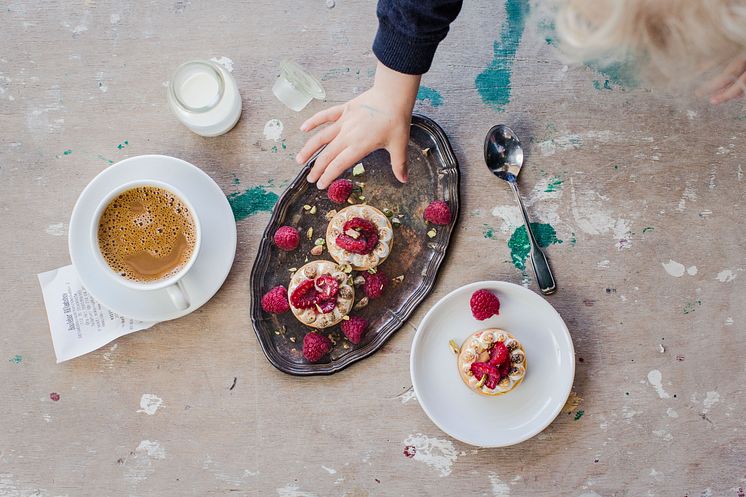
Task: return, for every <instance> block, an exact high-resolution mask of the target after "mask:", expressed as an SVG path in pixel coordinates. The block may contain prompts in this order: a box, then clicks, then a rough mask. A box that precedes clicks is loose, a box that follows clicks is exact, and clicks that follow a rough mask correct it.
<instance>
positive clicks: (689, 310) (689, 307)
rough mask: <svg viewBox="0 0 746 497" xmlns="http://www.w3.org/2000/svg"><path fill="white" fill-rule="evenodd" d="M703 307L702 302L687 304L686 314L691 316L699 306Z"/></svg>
mask: <svg viewBox="0 0 746 497" xmlns="http://www.w3.org/2000/svg"><path fill="white" fill-rule="evenodd" d="M701 305H702V301H701V300H695V301H694V302H687V303H686V304H684V314H690V313H692V312H694V311H696V310H697V307H698V306H701Z"/></svg>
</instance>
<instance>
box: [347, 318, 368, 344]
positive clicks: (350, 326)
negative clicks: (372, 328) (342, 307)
mask: <svg viewBox="0 0 746 497" xmlns="http://www.w3.org/2000/svg"><path fill="white" fill-rule="evenodd" d="M341 327H342V333H344V334H345V336H346V337H347V340H349V341H350V342H352V343H354V344H358V343H360V339H361V338H363V335H364V334H365V330H366V329H368V321H366V320H365V318H361V317H360V316H350V319H348V320H347V321H342V326H341Z"/></svg>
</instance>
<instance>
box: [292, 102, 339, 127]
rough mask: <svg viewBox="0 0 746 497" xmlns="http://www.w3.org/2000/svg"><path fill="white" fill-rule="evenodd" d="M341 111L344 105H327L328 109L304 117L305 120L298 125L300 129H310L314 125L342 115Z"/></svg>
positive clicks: (333, 119) (334, 119)
mask: <svg viewBox="0 0 746 497" xmlns="http://www.w3.org/2000/svg"><path fill="white" fill-rule="evenodd" d="M343 111H344V105H335V106H334V107H329V108H328V109H324V110H322V111H319V112H317V113H316V114H314V115H312V116H311V117H309V118H308V119H306V120H305V122H304V123H303V124H301V125H300V130H301V131H311V130H312V129H314V128H315V127H317V126H320V125H322V124H324V123H328V122H330V121H336V120H337V119H339V117H340V116H341V115H342V112H343Z"/></svg>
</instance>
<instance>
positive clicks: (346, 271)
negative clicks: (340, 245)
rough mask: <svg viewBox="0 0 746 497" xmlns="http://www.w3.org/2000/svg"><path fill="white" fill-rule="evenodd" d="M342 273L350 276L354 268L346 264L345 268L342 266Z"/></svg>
mask: <svg viewBox="0 0 746 497" xmlns="http://www.w3.org/2000/svg"><path fill="white" fill-rule="evenodd" d="M342 272H343V273H347V274H350V273H351V272H352V266H350V265H349V264H345V265H344V266H342Z"/></svg>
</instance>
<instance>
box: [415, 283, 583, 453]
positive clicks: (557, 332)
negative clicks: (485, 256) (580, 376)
mask: <svg viewBox="0 0 746 497" xmlns="http://www.w3.org/2000/svg"><path fill="white" fill-rule="evenodd" d="M481 288H484V289H487V290H490V291H492V292H494V293H495V295H497V297H498V298H499V299H500V315H498V316H492V317H491V318H489V319H487V320H484V321H477V320H476V319H474V317H473V316H472V314H471V308H470V307H469V300H470V299H471V295H472V294H473V293H474V292H475V291H477V290H479V289H481ZM485 328H502V329H504V330H505V331H507V332H508V333H511V334H512V335H513V336H515V337H516V339H518V341H520V342H521V343H522V344H523V347H524V349H525V350H526V362H527V368H526V376H525V378H524V379H523V382H522V383H521V384H520V385H518V386H517V387H516V388H515V389H514V390H511V391H510V392H508V393H506V394H504V395H498V396H496V397H487V396H485V395H480V394H478V393H476V392H474V391H472V390H471V389H469V388H468V387H467V386H466V385H465V384H464V382H463V381H462V380H461V377H460V376H459V373H458V368H457V365H456V354H454V353H453V351H452V350H451V349H450V347H449V346H448V341H449V340H451V339H453V340H455V341H456V343H457V344H459V345H461V344H462V343H463V342H464V340H466V338H467V337H468V336H469V335H471V334H472V333H474V332H475V331H479V330H482V329H485ZM410 371H411V374H412V385H413V386H414V392H415V394H416V395H417V400H418V401H419V403H420V405H421V406H422V409H424V410H425V413H426V414H427V415H428V416H429V417H430V419H431V420H432V421H433V423H435V424H436V425H438V428H440V429H441V430H443V431H444V432H445V433H447V434H448V435H450V436H452V437H453V438H455V439H458V440H461V441H462V442H465V443H468V444H471V445H476V446H479V447H505V446H508V445H514V444H517V443H520V442H523V441H524V440H527V439H529V438H531V437H533V436H534V435H536V434H537V433H539V432H540V431H542V430H543V429H544V428H546V427H547V426H548V425H549V423H551V422H552V421H553V420H554V418H555V417H557V415H558V414H559V412H560V410H561V409H562V406H564V404H565V402H566V401H567V397H568V395H569V394H570V389H571V388H572V383H573V379H574V378H575V351H574V349H573V345H572V339H571V338H570V333H569V332H568V330H567V326H565V323H564V321H562V318H561V317H560V315H559V314H558V313H557V311H555V310H554V308H553V307H552V306H551V305H550V304H549V303H548V302H547V301H546V300H544V299H543V298H542V297H540V296H539V295H537V294H536V293H534V292H532V291H531V290H528V289H526V288H523V287H522V286H519V285H515V284H513V283H506V282H503V281H482V282H478V283H472V284H470V285H466V286H463V287H461V288H459V289H457V290H454V291H453V292H451V293H449V294H448V295H446V296H445V297H443V298H442V299H441V300H440V301H439V302H438V303H437V304H435V306H433V308H432V309H430V311H429V312H428V313H427V315H425V318H424V319H423V320H422V322H421V323H420V325H419V327H418V328H417V333H416V334H415V336H414V342H413V343H412V354H411V356H410Z"/></svg>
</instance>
